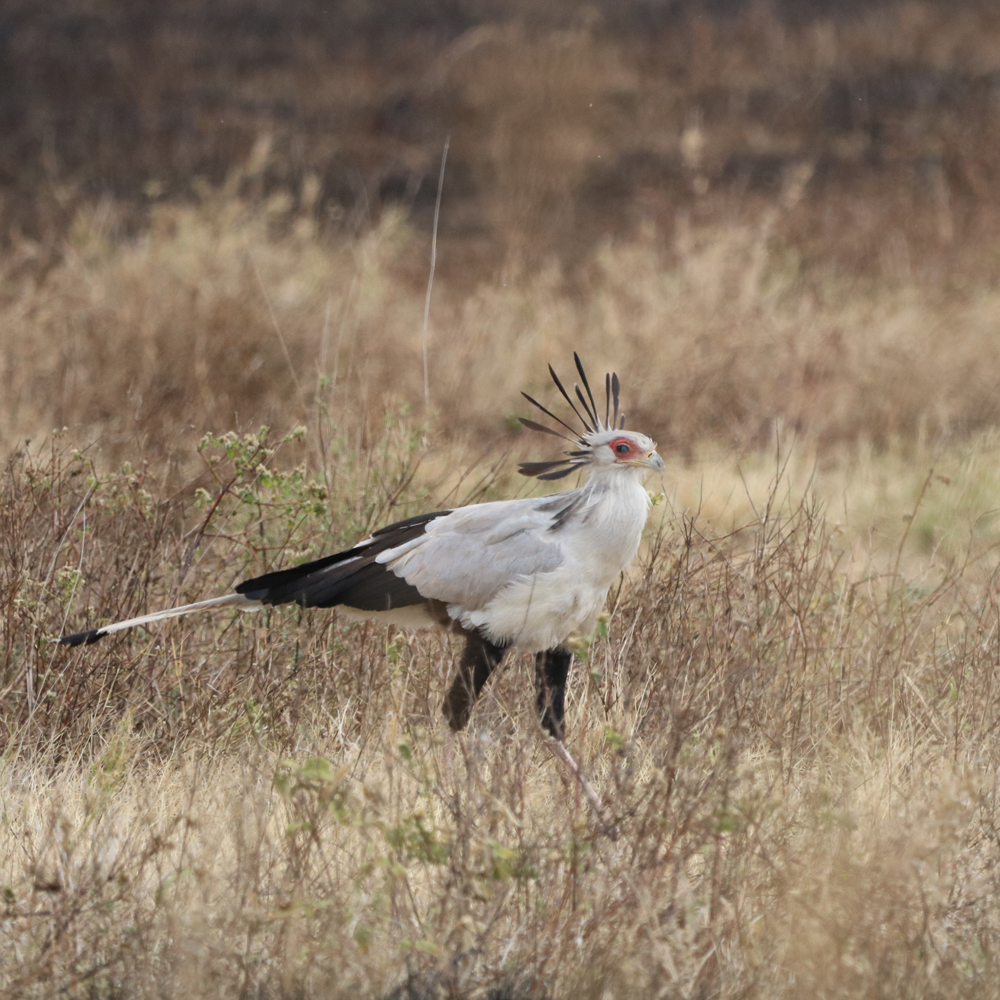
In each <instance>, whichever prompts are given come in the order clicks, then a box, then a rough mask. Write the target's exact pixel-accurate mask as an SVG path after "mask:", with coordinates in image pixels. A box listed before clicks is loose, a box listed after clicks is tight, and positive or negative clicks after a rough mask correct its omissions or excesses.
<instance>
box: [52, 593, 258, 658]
mask: <svg viewBox="0 0 1000 1000" xmlns="http://www.w3.org/2000/svg"><path fill="white" fill-rule="evenodd" d="M261 607H263V605H262V604H261V602H260V601H253V600H251V599H250V598H248V597H244V596H243V595H242V594H226V595H225V597H213V598H210V599H209V600H207V601H198V602H196V603H195V604H184V605H181V606H180V607H179V608H167V610H166V611H154V612H153V613H152V614H151V615H140V616H139V617H138V618H128V619H126V620H125V621H122V622H115V623H114V624H112V625H104V626H103V627H102V628H93V629H89V630H88V631H86V632H74V633H73V634H72V635H64V636H62V637H61V638H59V639H57V640H56V642H57V643H58V644H59V645H60V646H81V645H83V644H86V645H88V646H89V645H90V644H91V643H93V642H97V640H98V639H103V638H104V637H105V636H106V635H110V634H111V633H112V632H121V631H122V629H126V628H134V627H135V626H136V625H148V624H149V623H150V622H162V621H165V620H166V619H167V618H180V617H181V616H182V615H190V614H192V613H194V612H195V611H207V610H208V609H209V608H239V609H240V610H241V611H256V610H257V609H258V608H261Z"/></svg>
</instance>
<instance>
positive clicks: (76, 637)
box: [56, 628, 108, 646]
mask: <svg viewBox="0 0 1000 1000" xmlns="http://www.w3.org/2000/svg"><path fill="white" fill-rule="evenodd" d="M107 634H108V633H107V632H105V631H104V629H101V628H92V629H88V630H87V631H86V632H74V633H73V634H72V635H64V636H60V637H59V638H58V639H56V645H57V646H92V645H93V644H94V643H95V642H97V640H98V639H103V638H104V637H105V636H106V635H107Z"/></svg>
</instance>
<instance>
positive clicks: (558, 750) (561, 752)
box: [545, 739, 619, 840]
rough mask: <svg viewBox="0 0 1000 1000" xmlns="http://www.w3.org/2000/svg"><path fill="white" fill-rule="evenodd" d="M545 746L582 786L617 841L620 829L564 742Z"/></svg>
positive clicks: (559, 741) (610, 834)
mask: <svg viewBox="0 0 1000 1000" xmlns="http://www.w3.org/2000/svg"><path fill="white" fill-rule="evenodd" d="M545 745H546V746H547V747H548V748H549V750H551V751H552V755H553V756H554V757H556V758H557V759H558V760H561V761H562V762H563V764H565V765H566V769H567V770H568V771H569V773H570V774H572V775H573V777H574V778H575V779H576V782H577V784H578V785H579V786H580V790H581V791H582V792H583V794H584V795H585V796H586V798H587V801H588V802H589V803H590V805H591V807H592V808H593V810H594V812H595V813H597V818H598V819H599V820H600V821H601V822H602V823H603V824H604V825H605V827H606V829H607V832H608V836H609V837H610V838H611V839H612V840H617V839H618V837H619V830H618V827H617V826H616V825H615V823H614V821H613V820H611V819H610V818H609V817H608V814H607V813H606V812H605V810H604V803H603V802H602V801H601V798H600V796H599V795H598V794H597V792H595V791H594V789H593V786H592V785H591V784H590V782H589V781H587V779H586V777H585V776H584V774H583V772H582V771H581V770H580V766H579V764H577V762H576V761H575V760H573V757H572V755H571V754H570V752H569V751H568V750H567V749H566V745H565V744H564V743H563V742H562V740H556V739H549V740H546V741H545Z"/></svg>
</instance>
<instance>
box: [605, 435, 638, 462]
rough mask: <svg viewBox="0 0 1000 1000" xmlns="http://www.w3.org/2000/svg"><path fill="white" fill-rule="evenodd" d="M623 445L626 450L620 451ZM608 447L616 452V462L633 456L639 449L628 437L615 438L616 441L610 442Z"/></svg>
mask: <svg viewBox="0 0 1000 1000" xmlns="http://www.w3.org/2000/svg"><path fill="white" fill-rule="evenodd" d="M623 445H624V447H625V449H626V450H624V451H619V449H620V448H621V447H622V446H623ZM608 447H609V448H610V449H611V450H612V451H613V452H614V454H615V461H616V462H622V461H625V460H626V459H629V458H631V457H632V456H633V455H635V454H636V451H637V449H636V447H635V445H634V444H633V443H632V442H631V441H629V439H628V438H615V440H614V441H609V442H608Z"/></svg>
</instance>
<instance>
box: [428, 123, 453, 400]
mask: <svg viewBox="0 0 1000 1000" xmlns="http://www.w3.org/2000/svg"><path fill="white" fill-rule="evenodd" d="M450 145H451V136H450V135H449V136H448V137H447V138H446V139H445V140H444V149H443V150H442V152H441V172H440V173H439V174H438V188H437V198H436V199H435V200H434V231H433V232H432V233H431V273H430V274H429V275H428V276H427V295H426V297H425V298H424V331H423V336H422V338H421V348H422V350H423V354H424V416H426V415H427V411H428V409H430V405H431V390H430V382H429V381H428V378H427V327H428V324H429V322H430V316H431V289H432V288H433V287H434V268H435V267H436V266H437V252H438V251H437V248H438V219H439V218H440V215H441V191H442V190H443V188H444V167H445V164H446V163H447V162H448V147H449V146H450Z"/></svg>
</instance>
